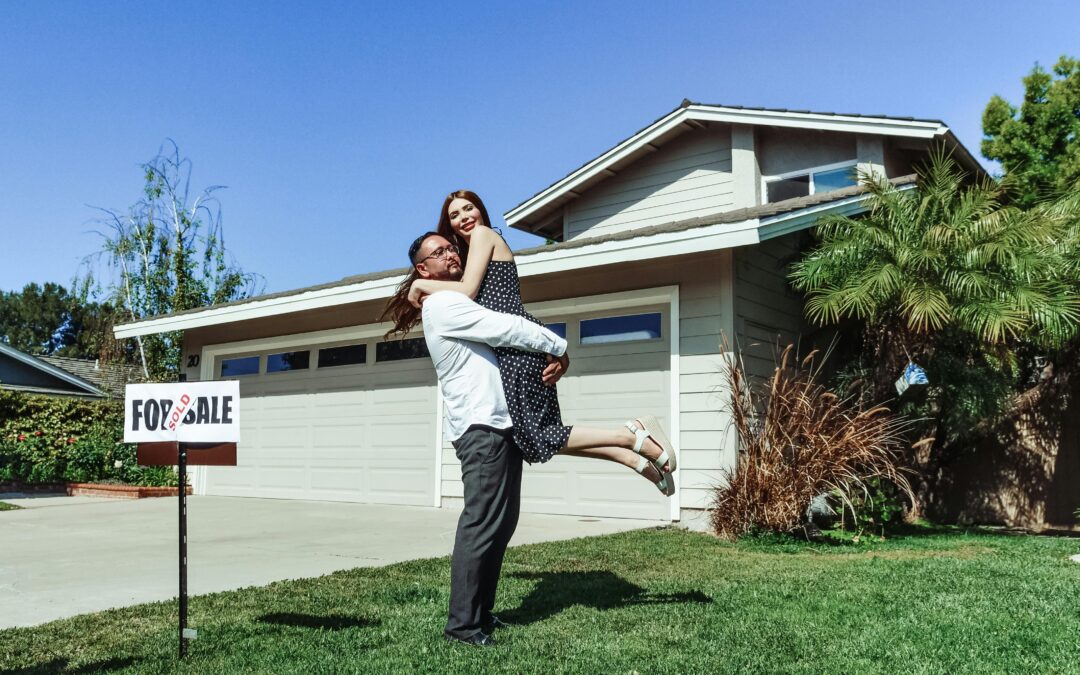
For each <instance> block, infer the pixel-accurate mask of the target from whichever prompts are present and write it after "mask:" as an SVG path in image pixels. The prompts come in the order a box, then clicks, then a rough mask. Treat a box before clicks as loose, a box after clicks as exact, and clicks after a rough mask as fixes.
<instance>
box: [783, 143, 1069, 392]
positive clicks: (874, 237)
mask: <svg viewBox="0 0 1080 675" xmlns="http://www.w3.org/2000/svg"><path fill="white" fill-rule="evenodd" d="M860 182H861V183H862V185H864V186H865V188H866V189H867V191H868V192H869V198H868V206H869V210H868V212H867V213H866V214H865V215H862V216H860V217H857V218H850V217H847V216H839V215H832V216H826V217H824V218H822V219H821V220H820V221H819V222H818V227H817V236H818V238H819V240H820V242H819V244H818V245H817V246H816V247H815V248H814V249H813V250H812V251H810V252H809V253H808V254H807V255H806V256H804V258H803V259H802V260H801V261H800V262H798V263H796V264H795V265H794V266H793V269H792V273H791V280H792V283H793V285H794V286H795V287H796V288H798V289H800V290H802V291H804V292H806V294H807V302H806V312H807V315H808V316H809V318H810V319H811V320H812V321H814V322H816V323H819V324H830V323H837V322H839V321H841V320H843V319H858V320H862V321H863V322H865V326H866V338H867V342H868V344H867V346H868V347H870V348H871V351H872V357H873V358H874V360H875V363H876V364H878V367H877V368H876V370H877V371H878V373H877V374H876V376H875V378H874V379H875V387H874V389H875V392H874V393H875V395H876V396H875V397H876V398H878V399H879V400H880V398H883V397H884V396H886V395H887V394H888V391H889V383H890V382H891V380H892V379H893V378H895V377H896V375H897V374H898V373H899V370H898V369H899V368H900V367H902V365H903V363H904V359H905V358H906V356H907V354H916V353H920V354H923V355H924V357H925V355H926V354H927V352H928V351H930V352H932V351H933V350H934V349H935V348H936V347H940V346H942V344H943V342H948V343H950V344H952V345H955V344H965V343H966V344H968V345H969V346H972V347H978V350H980V351H982V352H983V353H984V354H989V355H995V356H996V357H997V358H998V359H1004V360H1005V361H1006V362H1007V361H1009V355H1010V354H1011V353H1012V351H1013V350H1012V349H1011V348H1013V347H1016V346H1017V345H1018V344H1019V343H1024V344H1033V345H1037V346H1039V347H1040V348H1057V347H1060V346H1061V345H1063V344H1065V343H1066V342H1068V341H1069V340H1070V339H1071V338H1073V337H1074V336H1076V334H1077V330H1078V327H1080V256H1078V254H1080V245H1078V242H1080V217H1078V214H1080V192H1078V191H1073V192H1072V193H1070V194H1067V195H1066V196H1065V197H1062V198H1059V199H1057V200H1056V201H1053V202H1046V203H1042V204H1039V205H1037V206H1035V207H1034V208H1031V209H1027V210H1024V209H1020V208H1017V207H1015V206H1013V205H1011V204H1010V203H1009V193H1010V187H1011V186H1010V184H1009V183H1008V182H1007V181H1001V182H998V181H993V180H990V179H988V178H987V179H982V180H977V181H972V180H971V179H970V177H969V176H968V175H967V174H966V173H965V172H964V171H963V170H961V169H960V167H959V166H958V165H957V163H956V162H955V161H954V160H953V159H952V158H951V157H950V156H949V155H948V154H946V153H945V152H944V151H941V150H938V151H935V152H934V153H933V154H932V155H931V159H930V163H929V165H928V167H926V168H925V169H924V170H921V171H920V172H919V175H918V180H917V181H916V184H915V185H914V186H913V187H912V186H897V185H894V184H893V183H890V182H889V181H888V180H887V179H885V178H883V177H880V176H876V175H870V176H868V175H863V176H861V177H860Z"/></svg>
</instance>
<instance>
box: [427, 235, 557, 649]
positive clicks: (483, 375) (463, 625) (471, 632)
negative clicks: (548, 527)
mask: <svg viewBox="0 0 1080 675" xmlns="http://www.w3.org/2000/svg"><path fill="white" fill-rule="evenodd" d="M409 260H410V261H411V262H412V263H413V265H414V267H415V268H416V272H417V274H419V275H420V276H421V277H422V278H425V279H435V280H440V281H458V280H460V279H461V275H462V271H463V270H462V266H461V259H460V258H459V256H458V253H457V249H456V248H455V247H454V246H452V245H451V244H450V242H449V241H447V240H446V239H444V238H443V237H441V236H439V235H438V234H436V233H434V232H428V233H425V234H423V235H421V236H420V237H419V238H417V240H416V241H415V242H413V245H412V246H411V247H410V248H409ZM422 317H423V322H424V339H425V341H426V342H427V346H428V351H429V352H430V353H431V360H432V362H433V363H434V364H435V372H436V373H437V375H438V377H439V386H440V388H441V389H442V394H443V400H444V401H445V403H446V423H447V427H448V437H449V438H450V439H451V440H452V442H453V445H454V450H455V452H456V453H457V457H458V459H459V460H460V461H461V480H462V483H464V496H465V509H464V511H462V513H461V518H460V519H459V520H458V529H457V536H456V538H455V539H454V555H453V560H452V563H451V570H450V614H449V619H448V620H447V624H446V629H445V631H444V635H445V637H446V639H447V640H450V641H458V642H464V643H467V644H474V645H483V646H488V645H493V644H494V640H492V638H491V636H490V633H491V631H492V630H493V629H494V628H496V627H499V626H501V625H503V624H502V622H501V621H499V620H498V618H496V617H495V616H494V615H493V614H492V613H491V610H492V608H493V607H494V605H495V590H496V587H497V586H498V583H499V573H500V571H501V569H502V561H503V555H504V554H505V553H506V546H507V544H509V542H510V537H511V536H512V535H513V534H514V529H515V528H516V527H517V521H518V513H519V511H520V508H521V464H522V459H521V454H520V451H519V450H518V448H517V446H516V445H515V444H514V441H513V436H512V432H511V425H512V423H511V420H510V414H509V412H508V411H507V407H506V399H505V398H504V397H503V389H502V380H501V378H500V376H499V364H498V361H497V360H496V358H495V352H494V350H493V349H492V347H515V348H517V349H524V350H528V351H534V352H540V353H544V354H547V355H548V360H549V362H550V364H549V365H548V367H547V369H546V370H545V371H544V382H545V383H547V384H554V383H555V382H556V381H557V380H558V379H559V378H560V377H562V374H563V373H564V372H565V370H566V368H567V367H568V366H569V359H568V358H567V356H566V340H564V339H563V338H561V337H559V336H558V335H556V334H555V333H553V332H551V331H549V330H547V329H546V328H543V327H542V326H538V325H536V324H534V323H532V322H530V321H528V320H526V319H524V318H522V317H519V316H513V315H510V314H503V313H501V312H492V311H491V310H488V309H484V308H483V307H481V306H480V305H478V304H476V303H475V302H473V301H472V300H470V299H469V298H468V297H466V296H464V295H462V294H461V293H456V292H453V291H440V292H437V293H433V294H432V295H430V296H427V297H426V298H425V299H424V301H423V308H422Z"/></svg>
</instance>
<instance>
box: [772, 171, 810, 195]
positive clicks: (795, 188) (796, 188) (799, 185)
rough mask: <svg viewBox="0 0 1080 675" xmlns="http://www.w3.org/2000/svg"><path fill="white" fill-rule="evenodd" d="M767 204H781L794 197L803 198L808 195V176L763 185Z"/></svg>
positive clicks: (782, 179) (783, 179)
mask: <svg viewBox="0 0 1080 675" xmlns="http://www.w3.org/2000/svg"><path fill="white" fill-rule="evenodd" d="M765 190H766V192H767V193H768V199H767V201H769V202H782V201H784V200H785V199H792V198H794V197H805V196H806V195H808V194H810V175H809V174H807V175H805V176H795V177H794V178H781V179H780V180H773V181H769V182H768V183H766V184H765Z"/></svg>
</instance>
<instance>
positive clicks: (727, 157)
mask: <svg viewBox="0 0 1080 675" xmlns="http://www.w3.org/2000/svg"><path fill="white" fill-rule="evenodd" d="M733 190H734V187H733V184H732V180H731V129H730V127H727V126H721V125H715V126H712V127H709V128H707V129H702V130H699V131H695V132H692V133H687V134H684V135H683V136H681V137H679V138H678V139H677V140H675V141H672V142H671V143H669V144H667V145H665V146H662V147H661V148H660V149H659V150H657V151H656V152H655V153H653V154H652V155H651V156H649V157H647V158H645V159H642V160H641V161H639V162H637V163H635V164H633V165H632V166H630V167H629V168H627V169H626V170H625V171H624V172H622V173H620V174H619V175H617V176H614V177H612V178H609V179H607V180H605V181H603V182H602V183H600V184H599V185H597V186H596V187H595V188H593V189H591V190H589V191H588V192H587V193H585V194H584V195H582V197H581V198H580V199H577V200H575V201H573V202H571V203H570V204H569V205H568V206H567V209H566V220H565V233H566V239H567V240H570V239H575V238H578V237H582V236H589V237H594V236H602V235H608V234H612V233H615V232H624V231H627V230H633V229H637V228H641V227H648V226H650V225H658V224H662V223H669V222H672V221H675V220H681V219H684V218H694V217H698V216H704V215H708V214H711V213H719V212H722V211H727V210H730V209H732V208H734V207H733V203H734V194H733Z"/></svg>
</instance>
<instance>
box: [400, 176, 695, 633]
mask: <svg viewBox="0 0 1080 675" xmlns="http://www.w3.org/2000/svg"><path fill="white" fill-rule="evenodd" d="M488 223H489V220H488V215H487V209H486V208H485V207H484V204H483V202H482V201H481V200H480V198H479V197H478V196H477V195H476V194H475V193H472V192H469V191H466V190H459V191H457V192H454V193H451V194H450V195H449V196H448V197H447V198H446V200H445V201H444V203H443V208H442V212H441V214H440V221H439V231H438V232H427V233H425V234H423V235H421V236H420V237H418V238H417V239H416V240H415V241H414V242H413V244H412V246H411V247H410V248H409V261H410V263H411V264H412V267H413V269H412V271H411V273H410V274H409V275H408V277H407V278H406V279H405V280H404V282H403V283H402V284H401V285H400V286H399V287H398V291H397V293H396V294H395V296H394V297H393V298H391V300H390V302H389V304H388V305H387V309H386V311H385V312H384V317H389V318H391V319H392V320H393V322H394V329H393V330H392V331H391V332H390V333H388V334H387V335H388V337H389V336H390V335H393V334H401V335H405V334H407V333H408V332H409V330H411V329H412V328H413V327H414V326H415V325H416V324H417V323H418V322H420V321H421V320H422V321H423V324H424V338H425V340H426V342H427V345H428V350H429V352H430V354H431V358H432V361H433V363H434V365H435V370H436V373H437V374H438V378H439V385H440V387H441V388H442V392H443V398H444V400H445V402H446V409H447V426H448V427H449V431H450V438H451V439H452V441H453V444H454V448H455V451H456V452H457V456H458V459H459V460H460V461H461V463H462V481H463V483H464V496H465V509H464V511H463V512H462V515H461V519H460V520H459V522H458V531H457V538H456V539H455V544H454V555H453V563H452V570H451V599H450V618H449V621H448V623H447V626H446V630H445V636H446V637H447V639H449V640H456V641H461V642H466V643H469V644H478V645H488V644H493V641H492V640H491V638H490V636H489V633H490V632H491V629H492V628H494V627H498V626H499V625H501V622H500V621H499V620H498V619H497V618H495V617H494V616H493V615H492V614H491V609H492V607H493V606H494V601H495V589H496V586H497V584H498V577H499V572H500V569H501V566H502V558H503V555H504V553H505V551H506V546H507V544H508V543H509V541H510V537H511V536H512V535H513V532H514V528H515V527H516V525H517V518H518V512H519V510H520V498H521V460H522V458H524V459H525V461H528V462H530V463H533V462H546V461H548V460H549V459H551V457H552V456H554V455H555V454H570V455H576V456H582V457H593V458H596V459H604V460H607V461H613V462H617V463H620V464H623V465H625V466H627V467H629V468H631V469H634V470H635V471H636V472H637V473H639V474H641V475H642V476H644V477H645V478H646V479H648V480H649V481H650V482H652V483H654V484H655V485H656V487H657V488H658V489H659V490H660V491H661V492H662V493H663V494H665V495H668V496H670V495H671V494H673V493H674V477H673V476H672V472H673V471H674V470H675V466H676V455H675V450H674V447H673V446H672V445H671V442H670V441H669V440H668V439H667V437H666V436H665V435H664V432H663V429H662V428H661V426H660V424H659V422H658V421H657V420H656V419H655V418H652V417H639V418H635V419H631V420H630V421H628V422H627V423H626V425H625V428H624V429H617V430H605V429H592V428H587V427H582V426H573V427H571V426H566V425H563V423H562V419H561V413H560V410H559V404H558V398H557V394H556V390H555V388H554V384H555V382H556V381H557V380H558V379H559V378H560V377H561V376H562V374H563V373H564V372H565V371H566V368H567V367H568V366H569V359H568V357H567V356H566V341H565V340H564V339H562V338H561V337H559V336H558V335H556V334H554V333H552V332H551V331H549V330H547V329H546V328H544V327H543V324H541V323H540V322H539V321H537V320H536V319H535V318H533V317H532V316H530V315H529V314H528V313H527V312H526V311H525V308H524V305H523V304H522V302H521V292H520V287H519V282H518V276H517V268H516V265H515V264H514V259H513V254H512V253H511V252H510V249H509V247H508V246H507V245H506V242H505V241H503V239H502V237H501V236H499V235H498V234H497V233H496V232H495V231H494V230H492V229H491V228H490V226H489V224H488ZM472 298H476V302H473V300H472ZM421 308H422V309H421Z"/></svg>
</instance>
